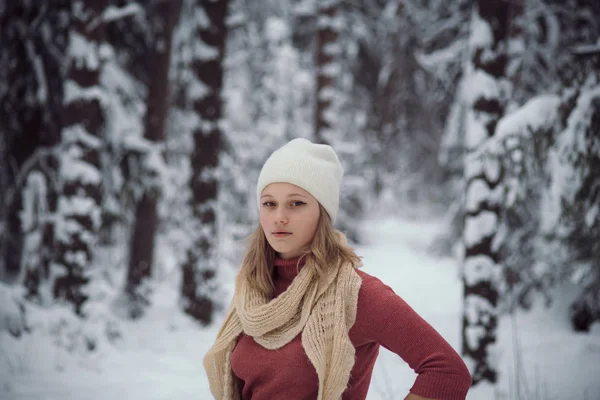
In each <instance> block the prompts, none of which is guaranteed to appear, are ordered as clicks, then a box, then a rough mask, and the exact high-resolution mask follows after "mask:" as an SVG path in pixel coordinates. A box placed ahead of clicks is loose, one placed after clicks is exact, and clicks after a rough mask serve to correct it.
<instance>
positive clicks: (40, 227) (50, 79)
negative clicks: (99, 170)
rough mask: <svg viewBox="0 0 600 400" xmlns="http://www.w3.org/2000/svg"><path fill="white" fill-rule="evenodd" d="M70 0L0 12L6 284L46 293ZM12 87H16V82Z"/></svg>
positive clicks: (1, 265) (1, 254)
mask: <svg viewBox="0 0 600 400" xmlns="http://www.w3.org/2000/svg"><path fill="white" fill-rule="evenodd" d="M69 11H70V10H69V2H68V1H41V2H36V3H35V4H33V3H29V2H27V3H22V2H21V3H18V2H9V3H7V4H5V5H4V6H3V7H1V10H0V26H1V28H0V32H1V33H0V37H1V38H2V40H0V43H1V44H0V66H1V68H0V80H1V81H2V82H4V83H5V84H0V120H2V121H3V123H2V124H1V127H0V279H4V280H8V281H14V280H16V281H17V282H18V283H19V284H24V285H25V286H26V287H27V295H28V296H29V297H31V298H36V299H38V300H39V299H40V297H44V298H48V297H51V295H50V296H47V295H43V294H42V293H41V292H42V291H43V290H42V288H40V285H41V284H42V282H45V281H47V279H48V275H49V268H50V265H49V264H50V261H51V257H52V246H53V229H52V224H51V220H52V218H51V215H52V214H53V213H54V212H55V207H56V191H57V187H56V185H55V181H56V177H55V176H56V173H57V153H58V148H57V144H58V142H59V138H60V126H61V117H60V112H61V110H62V102H63V87H62V85H63V79H62V76H63V74H62V62H63V56H64V54H65V52H66V47H67V37H68V26H69V23H70V16H69V14H70V13H69ZM9 82H10V84H9Z"/></svg>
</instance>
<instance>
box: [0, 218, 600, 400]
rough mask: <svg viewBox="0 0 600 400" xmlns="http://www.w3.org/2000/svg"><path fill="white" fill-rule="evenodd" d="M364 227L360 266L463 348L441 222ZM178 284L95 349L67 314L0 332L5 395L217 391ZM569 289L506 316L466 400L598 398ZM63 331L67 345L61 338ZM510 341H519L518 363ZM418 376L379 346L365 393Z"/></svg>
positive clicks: (591, 344)
mask: <svg viewBox="0 0 600 400" xmlns="http://www.w3.org/2000/svg"><path fill="white" fill-rule="evenodd" d="M366 228H367V230H368V231H369V235H368V237H369V238H370V240H371V243H370V244H368V245H365V246H363V247H361V248H359V249H357V250H358V252H359V254H360V255H362V256H363V257H364V263H365V267H364V270H365V271H367V272H369V273H371V274H373V275H376V276H378V277H379V278H380V279H382V280H383V281H384V282H386V283H387V284H389V285H390V286H392V288H393V289H394V290H395V291H396V293H398V294H399V295H400V296H402V297H403V298H404V299H405V300H406V301H407V302H408V303H409V304H411V305H412V306H413V308H415V310H416V311H417V312H419V313H420V314H421V315H422V316H423V317H424V318H425V319H426V320H427V321H429V322H430V323H431V324H432V325H433V326H434V327H435V328H436V329H437V330H438V331H439V332H440V333H441V334H442V335H443V336H444V337H445V338H446V339H447V340H448V341H449V342H450V343H451V344H452V346H454V347H455V348H457V349H458V345H459V333H460V322H459V321H460V311H461V296H462V294H461V285H460V280H459V277H458V271H457V263H456V262H455V261H453V260H451V259H439V258H433V257H431V256H428V255H427V251H426V248H427V245H428V244H429V243H430V241H431V240H432V238H433V237H434V236H435V233H436V231H437V228H438V226H437V225H436V224H432V223H423V222H421V223H414V222H407V221H401V220H394V219H386V220H383V221H374V222H372V223H370V224H368V225H367V227H366ZM174 288H175V285H173V288H171V287H170V285H162V286H161V289H160V290H159V291H157V292H156V293H155V305H154V306H153V308H152V309H151V311H150V314H149V315H148V317H147V318H145V319H144V320H143V321H141V322H129V321H124V320H120V321H118V325H119V326H120V329H121V331H122V332H123V335H122V337H121V338H120V339H118V340H116V341H113V342H111V343H109V342H107V341H99V342H98V343H97V346H98V349H97V351H95V352H94V353H91V354H92V356H90V353H89V352H86V351H83V350H82V349H81V345H79V346H78V345H76V344H77V343H78V342H77V341H76V340H74V342H75V343H76V344H75V345H73V347H72V349H71V350H70V351H69V350H66V349H65V347H68V344H69V343H70V342H69V341H68V340H67V339H68V338H69V337H79V336H81V335H79V336H77V335H76V334H74V333H73V332H72V331H70V330H69V323H68V321H69V319H68V318H66V317H65V318H63V320H64V321H66V322H65V323H64V324H62V325H61V324H57V323H56V320H57V319H59V318H58V317H59V316H58V315H54V316H53V317H52V318H50V320H51V321H44V319H43V318H41V317H39V320H40V321H43V322H39V323H38V325H36V326H37V329H36V330H35V333H34V334H32V335H27V336H25V337H24V338H22V339H20V340H16V339H14V338H12V337H11V336H9V335H8V334H7V333H6V332H0V399H2V400H33V399H44V400H54V399H56V400H58V399H61V400H70V399H73V400H75V399H77V400H87V399H89V400H105V399H133V400H137V399H144V400H159V399H161V400H162V399H179V400H187V399H189V400H192V399H194V400H204V399H207V400H208V399H211V396H210V394H209V393H208V389H207V381H206V378H205V376H204V370H203V368H202V356H203V354H204V353H205V351H206V350H207V349H208V347H209V346H210V345H211V343H212V341H213V339H214V337H215V334H216V330H217V329H218V326H217V325H219V323H220V320H219V321H218V323H217V324H215V326H213V327H211V328H209V329H204V330H200V329H199V327H198V326H197V325H196V324H194V323H193V322H192V321H190V320H188V319H187V318H186V317H184V316H183V315H181V313H179V312H178V311H177V309H178V308H177V304H176V301H177V296H176V290H175V289H174ZM568 295H569V292H568V291H566V294H565V295H564V296H563V297H564V299H565V301H562V302H557V303H556V305H555V306H554V308H553V309H550V310H541V311H537V312H536V313H535V315H532V314H519V315H517V316H516V325H515V326H516V328H517V329H516V330H515V329H513V328H514V326H513V325H512V324H511V319H509V318H504V319H503V320H502V321H501V323H500V331H499V335H500V343H499V346H498V348H499V352H498V354H499V357H500V360H501V380H500V383H499V384H498V385H497V387H496V388H490V387H478V388H476V389H472V390H471V392H470V393H469V396H468V399H469V400H488V399H490V400H492V399H527V400H550V399H552V400H563V399H581V400H599V399H600V379H599V377H600V326H598V325H599V324H596V325H595V326H594V329H593V332H592V333H591V334H589V335H578V334H574V333H572V332H570V329H569V325H568V320H567V319H566V313H564V309H565V308H566V304H567V301H566V300H568ZM40 315H43V314H40ZM47 319H48V318H47ZM61 329H62V331H61ZM90 329H92V332H93V328H90ZM49 331H53V332H54V334H49V333H47V332H49ZM57 331H60V332H61V333H60V334H56V332H57ZM69 335H72V336H69ZM57 337H60V338H61V340H62V341H63V343H65V345H63V346H62V347H60V346H56V345H55V344H54V342H56V340H57ZM65 338H67V339H65ZM515 339H518V340H515ZM514 343H520V346H519V347H520V348H521V352H520V354H521V356H520V357H517V359H520V361H519V362H515V357H514V354H515V352H514V351H513V350H514ZM515 370H517V371H521V372H520V373H519V374H515V373H514V371H515ZM515 375H518V379H517V378H515ZM414 379H415V374H414V373H413V372H412V371H411V370H410V369H409V368H408V367H407V366H406V365H405V364H404V362H403V361H402V360H401V359H400V358H399V357H397V356H396V355H394V354H391V353H389V352H388V351H387V350H385V349H382V351H381V355H380V357H379V359H378V362H377V364H376V367H375V371H374V376H373V381H372V385H371V389H370V392H369V396H368V399H369V400H387V399H402V398H404V396H405V395H406V393H407V391H408V388H409V387H410V386H411V385H412V383H413V381H414ZM517 387H519V388H521V389H520V392H521V395H520V396H518V395H517V392H516V388H517Z"/></svg>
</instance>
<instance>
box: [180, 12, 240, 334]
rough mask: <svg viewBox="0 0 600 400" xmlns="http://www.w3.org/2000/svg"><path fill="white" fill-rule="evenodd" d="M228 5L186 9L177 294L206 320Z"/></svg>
mask: <svg viewBox="0 0 600 400" xmlns="http://www.w3.org/2000/svg"><path fill="white" fill-rule="evenodd" d="M228 5H229V1H228V0H217V1H212V2H204V1H200V0H196V1H194V2H192V3H191V9H189V10H188V12H190V15H191V16H193V19H192V22H193V25H192V34H193V35H194V38H195V41H194V43H193V45H192V46H191V49H189V50H190V54H189V55H188V56H189V57H190V58H189V60H188V62H189V67H190V68H191V70H190V72H191V74H190V75H191V76H190V81H189V82H188V85H189V86H188V91H187V92H186V100H187V101H189V102H190V103H191V107H192V109H193V112H194V113H195V115H196V124H195V127H194V129H193V143H194V150H193V153H192V156H191V160H190V162H191V179H190V186H191V191H192V193H191V200H190V207H191V208H192V216H193V219H194V229H193V231H192V232H191V234H192V235H194V238H193V239H192V246H191V248H190V249H188V251H187V258H186V260H185V261H184V263H183V265H182V282H181V285H182V286H181V294H182V300H183V309H184V311H185V312H186V313H188V314H189V315H191V316H192V317H194V318H196V319H198V320H199V321H202V322H204V323H210V322H211V320H212V315H213V311H214V309H215V299H214V296H215V294H214V291H215V285H216V282H215V274H216V271H217V243H218V241H217V204H216V202H217V196H218V176H217V171H218V167H219V155H220V153H221V151H222V136H223V133H222V131H221V129H222V127H221V119H222V117H223V115H222V97H221V90H222V86H223V59H224V54H225V41H226V35H227V29H226V25H225V20H226V17H227V9H228Z"/></svg>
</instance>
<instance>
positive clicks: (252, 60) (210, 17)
mask: <svg viewBox="0 0 600 400" xmlns="http://www.w3.org/2000/svg"><path fill="white" fill-rule="evenodd" d="M296 137H304V138H307V139H310V140H312V141H315V142H319V143H327V144H331V145H332V146H333V147H334V148H335V149H336V151H337V152H338V154H339V155H340V158H341V160H342V163H343V164H344V167H345V171H346V175H345V180H344V186H343V188H342V198H341V210H340V217H339V221H340V223H339V225H338V227H339V228H340V229H341V230H342V231H344V232H345V233H346V234H347V236H348V237H349V239H350V240H351V241H352V242H353V243H354V244H356V245H360V244H361V243H364V242H365V239H366V237H365V236H366V233H365V231H364V230H363V229H362V226H363V221H364V220H365V219H368V218H370V217H371V216H372V215H378V216H385V215H390V216H400V215H401V216H404V217H406V218H410V219H414V220H418V219H420V218H437V219H438V220H441V221H443V225H444V227H445V229H444V233H443V234H441V235H440V236H439V237H437V238H436V240H435V241H434V242H433V243H432V245H431V246H430V248H429V249H428V251H429V252H430V254H434V255H438V256H440V257H448V256H450V257H454V258H455V259H457V260H460V263H461V269H460V279H461V280H462V289H463V290H462V292H463V293H462V299H463V307H462V310H463V311H462V320H461V321H460V326H461V341H462V344H461V349H459V350H460V352H461V355H462V356H463V358H464V359H465V361H466V362H467V364H468V365H469V368H470V369H471V372H472V374H473V378H474V385H478V384H479V383H481V382H488V383H492V384H493V383H494V382H495V381H496V380H497V378H498V377H497V366H496V365H495V364H494V356H493V346H494V344H495V343H496V337H497V332H496V331H497V325H498V318H500V317H501V316H502V315H510V314H511V313H514V312H515V311H516V310H525V311H526V310H529V309H531V308H532V307H533V306H534V305H535V304H536V303H537V302H542V303H544V304H546V305H551V304H552V303H553V301H555V299H559V298H562V297H561V296H560V291H561V288H562V287H563V284H565V283H569V284H572V285H574V286H575V287H576V288H577V290H576V294H575V295H574V296H571V298H570V300H569V304H568V307H567V309H568V312H567V314H568V315H566V316H565V317H568V319H569V321H570V325H571V326H570V329H572V330H573V331H574V332H579V333H584V334H585V333H586V332H589V331H590V330H591V331H593V330H594V326H597V324H598V323H599V321H600V3H599V2H597V1H595V0H487V1H485V0H479V1H469V0H459V1H443V0H277V1H275V0H263V1H260V2H259V1H249V0H214V1H201V0H195V1H194V0H149V1H133V0H132V1H127V0H110V1H77V0H72V1H68V0H43V1H19V2H16V1H10V0H3V1H0V281H1V282H0V335H9V336H11V337H13V338H20V337H24V336H27V335H32V334H33V333H34V332H35V330H36V327H39V324H37V323H36V321H39V320H42V319H45V320H47V324H45V325H44V327H46V328H48V331H49V335H51V336H55V337H56V338H57V340H56V343H57V344H56V345H57V346H64V347H66V348H70V349H71V350H73V349H84V351H86V352H90V353H93V352H94V351H95V349H96V348H97V347H98V343H99V342H100V341H108V342H111V341H116V340H118V338H119V337H121V336H122V335H124V334H126V333H124V332H123V331H122V330H120V328H119V324H120V323H119V321H122V320H133V321H136V320H143V319H144V318H148V316H147V313H146V310H147V309H148V308H149V307H151V304H152V299H153V293H155V292H156V291H157V290H159V288H160V286H161V285H171V286H173V285H175V286H176V287H177V290H178V292H179V296H180V298H179V307H180V310H181V312H182V313H184V314H185V315H187V316H189V317H190V318H191V319H192V320H193V321H197V329H198V330H199V331H201V330H202V329H204V328H205V327H208V326H211V323H212V322H213V320H214V317H215V315H219V313H222V312H223V310H224V308H225V307H226V306H227V301H225V300H224V299H226V298H227V296H228V295H229V294H230V290H231V283H230V282H231V279H232V276H233V274H234V273H235V270H236V268H237V266H238V264H239V260H240V257H241V256H242V254H243V250H244V246H243V244H244V239H245V238H246V237H247V236H248V235H249V234H250V232H251V231H252V230H253V229H254V227H255V224H256V218H257V207H256V204H255V197H254V191H255V182H256V178H257V176H258V172H259V170H260V167H261V165H262V163H263V162H264V160H265V159H266V158H267V157H268V155H269V154H270V153H271V152H272V151H273V150H275V149H276V148H278V147H279V146H281V145H283V144H284V143H285V142H287V141H289V140H290V139H292V138H296ZM164 247H168V248H169V249H171V252H170V254H173V255H174V259H173V260H171V261H172V262H173V264H174V265H176V268H172V269H169V270H168V271H166V270H165V268H164V265H163V264H162V263H161V261H162V259H161V254H160V253H159V252H158V249H161V248H164ZM57 310H60V312H57ZM594 324H596V325H594ZM90 326H93V328H90ZM0 362H2V359H1V358H0Z"/></svg>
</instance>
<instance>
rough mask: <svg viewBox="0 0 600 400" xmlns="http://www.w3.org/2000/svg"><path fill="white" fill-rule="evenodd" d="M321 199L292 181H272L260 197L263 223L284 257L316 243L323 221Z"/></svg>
mask: <svg viewBox="0 0 600 400" xmlns="http://www.w3.org/2000/svg"><path fill="white" fill-rule="evenodd" d="M320 214H321V211H320V209H319V202H318V201H317V199H315V198H314V197H313V196H312V195H311V194H310V193H308V192H307V191H306V190H304V189H302V188H300V187H298V186H296V185H292V184H291V183H283V182H277V183H271V184H270V185H268V186H267V187H265V188H264V189H263V191H262V194H261V198H260V226H261V227H262V229H263V231H264V233H265V236H266V237H267V241H268V242H269V244H270V245H271V247H273V249H275V251H276V252H277V253H279V256H280V257H281V258H294V257H296V256H299V255H300V253H301V251H302V250H304V249H306V248H307V247H308V246H309V245H310V243H311V242H312V239H313V237H314V236H315V232H316V231H317V224H318V223H319V216H320Z"/></svg>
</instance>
